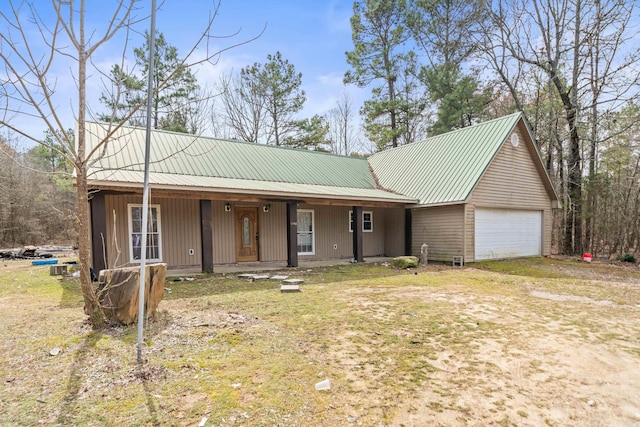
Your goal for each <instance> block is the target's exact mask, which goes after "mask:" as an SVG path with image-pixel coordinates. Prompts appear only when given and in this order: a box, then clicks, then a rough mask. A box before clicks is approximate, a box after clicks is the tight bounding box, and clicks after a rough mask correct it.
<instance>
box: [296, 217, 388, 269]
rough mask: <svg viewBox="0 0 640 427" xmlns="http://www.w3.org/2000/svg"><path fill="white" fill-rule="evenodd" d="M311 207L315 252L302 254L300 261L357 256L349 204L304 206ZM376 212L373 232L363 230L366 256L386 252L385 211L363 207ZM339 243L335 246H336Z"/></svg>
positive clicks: (380, 254) (379, 254)
mask: <svg viewBox="0 0 640 427" xmlns="http://www.w3.org/2000/svg"><path fill="white" fill-rule="evenodd" d="M298 209H311V210H313V212H314V213H313V215H314V225H315V254H314V255H300V256H299V257H300V258H299V259H300V260H322V259H338V258H353V234H352V233H351V232H349V211H350V210H351V207H349V206H325V205H322V206H320V205H307V204H305V205H300V206H298ZM362 210H363V211H367V212H369V211H371V212H373V232H371V233H369V232H366V233H362V240H363V245H364V256H365V257H373V256H382V255H384V249H385V248H384V237H385V210H384V209H381V208H368V207H366V206H363V207H362ZM334 245H335V249H334Z"/></svg>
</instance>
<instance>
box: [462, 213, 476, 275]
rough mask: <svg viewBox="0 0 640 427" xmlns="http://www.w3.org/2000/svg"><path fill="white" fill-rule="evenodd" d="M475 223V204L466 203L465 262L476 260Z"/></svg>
mask: <svg viewBox="0 0 640 427" xmlns="http://www.w3.org/2000/svg"><path fill="white" fill-rule="evenodd" d="M475 223H476V208H475V206H474V205H471V204H466V205H464V262H473V261H474V260H475V248H476V243H475V239H476V233H475Z"/></svg>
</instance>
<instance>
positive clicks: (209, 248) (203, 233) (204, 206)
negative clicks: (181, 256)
mask: <svg viewBox="0 0 640 427" xmlns="http://www.w3.org/2000/svg"><path fill="white" fill-rule="evenodd" d="M212 230H213V202H211V200H200V239H201V242H202V272H203V273H205V272H206V273H212V272H213V233H212Z"/></svg>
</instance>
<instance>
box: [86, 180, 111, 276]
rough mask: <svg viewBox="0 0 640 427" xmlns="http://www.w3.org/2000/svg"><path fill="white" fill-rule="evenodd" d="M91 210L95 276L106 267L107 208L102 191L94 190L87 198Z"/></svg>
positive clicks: (92, 263) (92, 259)
mask: <svg viewBox="0 0 640 427" xmlns="http://www.w3.org/2000/svg"><path fill="white" fill-rule="evenodd" d="M89 209H90V210H91V265H92V266H93V271H94V272H95V275H96V276H97V275H98V274H100V270H104V269H105V268H107V260H108V259H109V257H108V256H107V208H106V206H105V200H104V193H103V192H102V191H96V192H94V193H93V194H92V195H91V197H90V199H89Z"/></svg>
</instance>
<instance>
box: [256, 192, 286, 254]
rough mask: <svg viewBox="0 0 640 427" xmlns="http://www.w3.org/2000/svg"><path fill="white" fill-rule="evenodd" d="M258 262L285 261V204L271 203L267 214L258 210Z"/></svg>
mask: <svg viewBox="0 0 640 427" xmlns="http://www.w3.org/2000/svg"><path fill="white" fill-rule="evenodd" d="M258 215H259V219H258V229H259V230H260V261H286V260H287V204H286V203H271V207H270V208H269V212H264V211H263V209H262V208H260V210H259V212H258Z"/></svg>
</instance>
